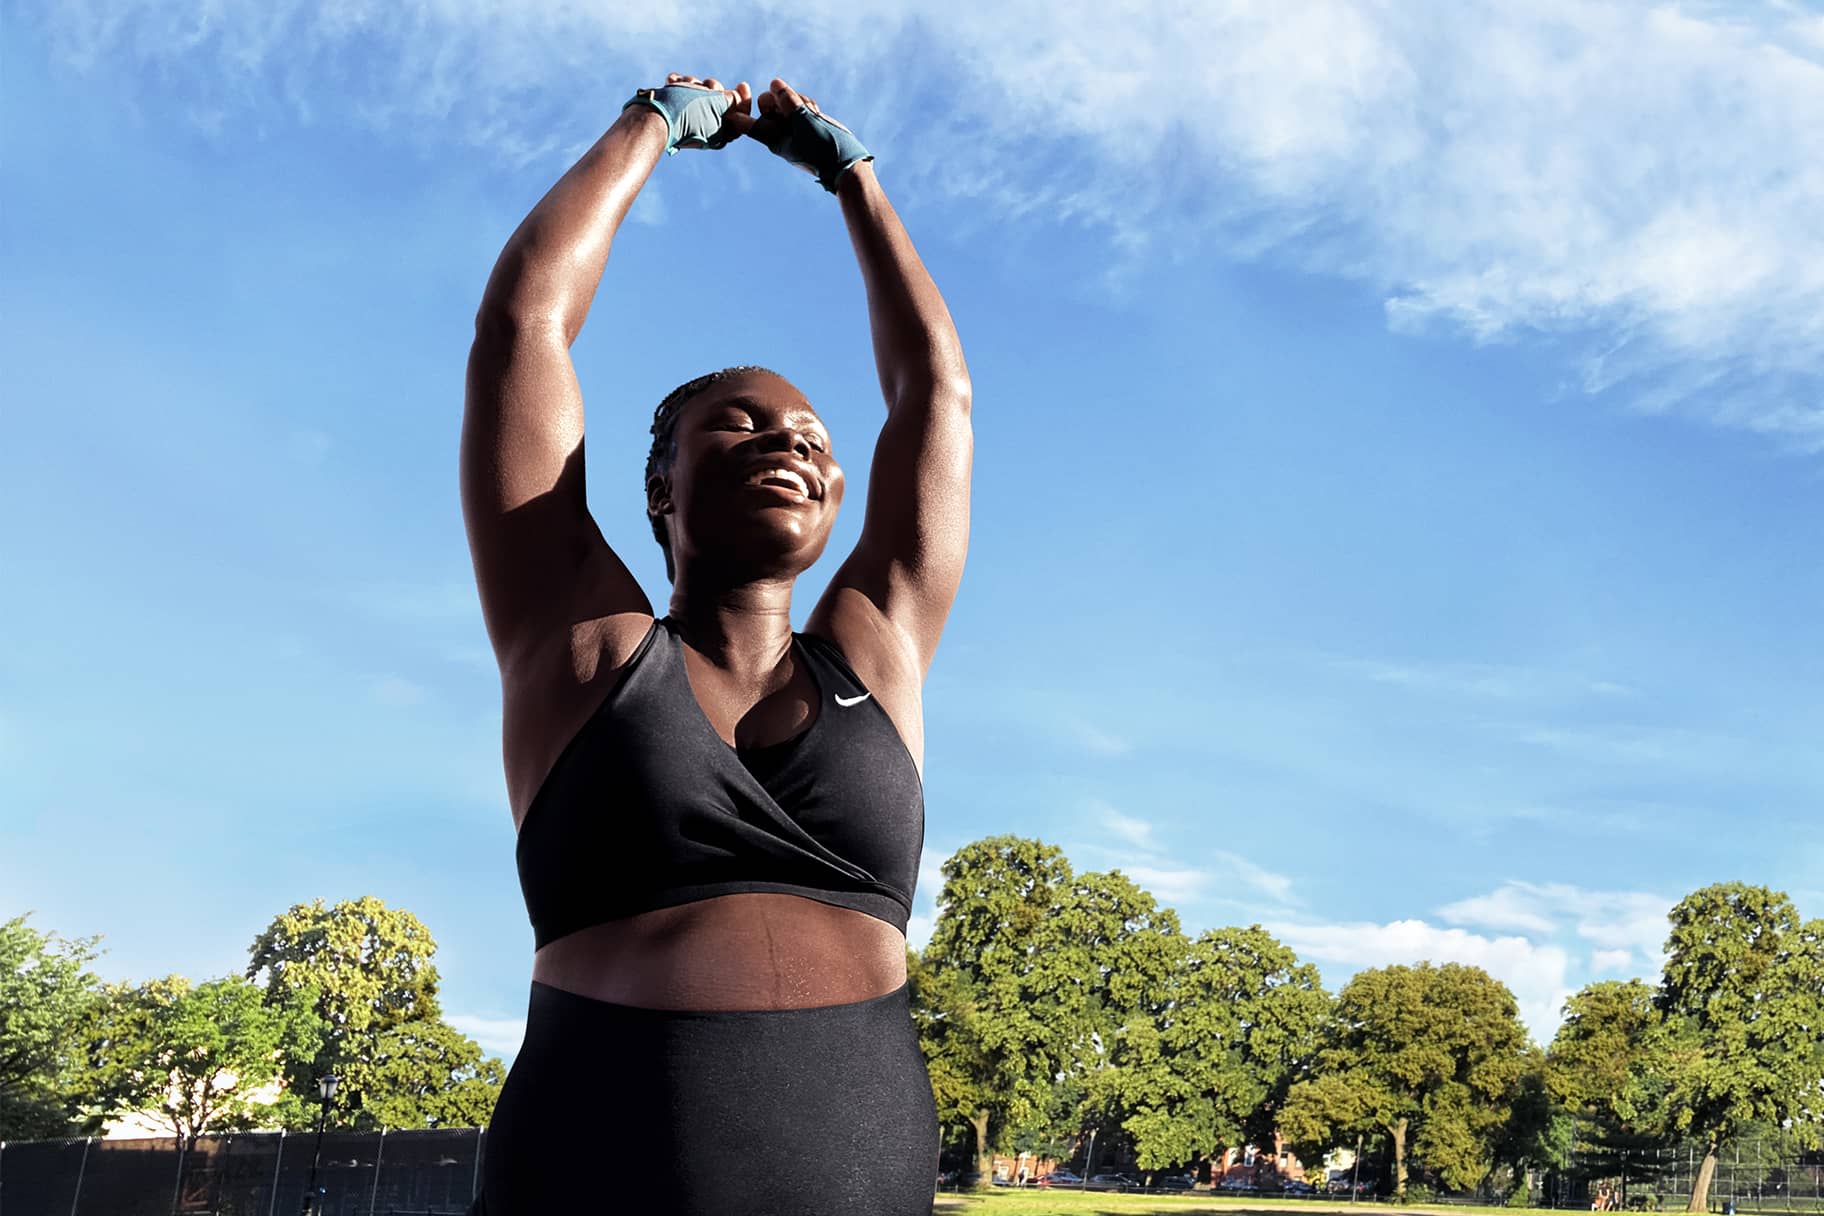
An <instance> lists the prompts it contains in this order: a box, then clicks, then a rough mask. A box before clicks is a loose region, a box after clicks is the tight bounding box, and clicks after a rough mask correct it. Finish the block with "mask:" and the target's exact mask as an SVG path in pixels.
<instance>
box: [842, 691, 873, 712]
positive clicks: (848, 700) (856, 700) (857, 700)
mask: <svg viewBox="0 0 1824 1216" xmlns="http://www.w3.org/2000/svg"><path fill="white" fill-rule="evenodd" d="M873 695H874V694H873V693H871V692H864V693H862V694H861V695H860V696H859V697H845V696H843V695H842V694H841V693H837V694H836V704H838V705H840V706H842V707H843V708H844V709H847V708H848V707H849V706H851V705H860V704H861V703H862V702H863V701H865V700H867V699H868V698H869V697H871V696H873Z"/></svg>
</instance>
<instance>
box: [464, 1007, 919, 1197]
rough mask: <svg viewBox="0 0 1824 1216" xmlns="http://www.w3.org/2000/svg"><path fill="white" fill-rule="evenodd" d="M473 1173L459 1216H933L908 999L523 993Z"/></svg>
mask: <svg viewBox="0 0 1824 1216" xmlns="http://www.w3.org/2000/svg"><path fill="white" fill-rule="evenodd" d="M481 1176H482V1187H481V1198H480V1199H478V1200H477V1201H476V1205H475V1208H474V1209H472V1213H471V1216H474V1214H476V1213H481V1214H484V1216H584V1214H588V1216H598V1214H599V1216H613V1214H617V1213H623V1212H624V1213H639V1214H640V1216H664V1214H667V1213H670V1214H673V1216H775V1214H777V1216H825V1214H826V1213H827V1214H828V1216H930V1212H931V1201H932V1194H933V1192H934V1190H935V1189H936V1178H937V1116H936V1112H935V1110H934V1108H933V1106H932V1101H931V1082H930V1079H929V1078H928V1077H927V1076H926V1074H925V1061H924V1057H923V1055H921V1054H920V1052H919V1050H918V1038H917V1035H916V1033H915V1031H914V1030H913V1027H912V1018H911V1013H910V1009H909V1006H908V997H907V990H906V989H905V988H904V987H901V988H899V989H897V990H896V991H894V992H890V993H888V994H886V995H885V996H879V997H875V998H873V999H872V1000H866V1001H858V1002H856V1003H855V1004H852V1005H831V1006H825V1007H823V1008H819V1009H785V1010H778V1011H768V1012H753V1013H748V1012H738V1013H722V1012H715V1013H688V1012H678V1011H673V1010H662V1009H636V1008H633V1007H630V1006H626V1005H611V1004H608V1003H607V1002H605V1001H596V1000H591V999H589V998H588V997H582V996H577V995H575V994H574V993H570V992H565V991H563V990H562V989H559V988H552V987H549V986H548V985H545V984H536V983H535V984H533V985H532V1006H531V1011H530V1014H529V1016H528V1017H527V1019H526V1039H525V1044H524V1046H523V1047H522V1048H521V1050H520V1053H519V1057H518V1058H517V1059H516V1060H515V1061H514V1064H513V1070H512V1072H511V1073H509V1074H508V1076H507V1083H506V1087H505V1089H503V1090H502V1091H501V1095H500V1102H499V1104H498V1105H497V1106H496V1107H495V1109H494V1119H493V1122H492V1124H491V1125H490V1126H489V1128H488V1136H487V1150H486V1155H485V1157H484V1158H483V1161H482V1170H481Z"/></svg>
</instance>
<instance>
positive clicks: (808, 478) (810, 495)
mask: <svg viewBox="0 0 1824 1216" xmlns="http://www.w3.org/2000/svg"><path fill="white" fill-rule="evenodd" d="M767 469H787V470H789V471H791V472H793V473H796V474H797V475H798V476H799V477H800V478H802V479H803V481H804V486H805V490H806V491H807V492H806V493H804V494H800V493H798V491H796V490H789V489H787V488H786V487H784V486H768V485H749V484H748V479H749V478H750V477H752V476H753V475H754V474H755V473H760V472H763V471H765V470H767ZM741 484H742V485H743V486H745V487H746V488H747V489H750V490H775V491H777V492H778V493H779V494H781V495H783V496H785V497H786V498H789V499H791V500H792V501H794V502H807V501H809V502H820V501H822V499H823V479H822V478H821V477H819V476H818V475H817V469H816V468H815V466H813V465H809V464H806V463H805V462H804V461H801V460H784V459H780V458H779V457H776V456H775V457H773V458H771V459H767V460H756V461H754V462H752V463H751V464H749V465H748V466H747V468H746V469H745V470H743V472H742V474H741Z"/></svg>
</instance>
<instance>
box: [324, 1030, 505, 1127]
mask: <svg viewBox="0 0 1824 1216" xmlns="http://www.w3.org/2000/svg"><path fill="white" fill-rule="evenodd" d="M363 1063H364V1065H365V1067H368V1068H371V1070H372V1072H371V1075H363V1073H362V1071H360V1070H356V1069H351V1070H350V1072H351V1083H356V1084H360V1085H361V1086H362V1087H363V1091H364V1092H365V1093H367V1094H369V1095H370V1097H369V1099H368V1101H367V1102H366V1104H365V1105H364V1106H363V1108H362V1113H363V1114H364V1115H365V1116H366V1117H367V1119H370V1120H372V1121H373V1122H374V1123H376V1124H378V1125H379V1126H381V1127H485V1126H486V1125H487V1123H488V1121H489V1120H490V1119H491V1118H492V1117H493V1114H494V1102H495V1100H496V1099H497V1098H499V1097H500V1087H501V1085H502V1084H503V1083H504V1082H505V1081H506V1077H507V1073H506V1068H505V1067H504V1066H503V1065H502V1064H501V1062H500V1061H499V1060H498V1059H496V1058H494V1057H493V1056H484V1055H483V1054H482V1051H481V1048H480V1047H479V1046H477V1045H476V1043H475V1041H474V1040H473V1039H471V1038H469V1037H468V1036H466V1035H464V1034H462V1033H461V1032H460V1031H458V1030H456V1029H455V1028H454V1027H452V1026H451V1025H450V1024H449V1023H448V1022H445V1021H443V1020H442V1019H437V1020H435V1021H429V1022H407V1023H406V1024H405V1025H403V1026H395V1027H393V1028H392V1029H391V1030H388V1031H386V1032H385V1033H383V1034H381V1035H380V1036H379V1039H378V1040H377V1042H376V1043H375V1047H374V1053H373V1058H372V1060H371V1062H365V1061H364V1062H363Z"/></svg>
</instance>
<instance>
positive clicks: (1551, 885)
mask: <svg viewBox="0 0 1824 1216" xmlns="http://www.w3.org/2000/svg"><path fill="white" fill-rule="evenodd" d="M1672 904H1673V901H1672V900H1670V899H1667V898H1666V897H1664V896H1662V895H1655V894H1652V893H1651V892H1647V891H1606V890H1591V889H1588V888H1584V887H1578V886H1573V885H1572V884H1570V883H1561V882H1548V883H1532V882H1517V881H1510V882H1506V883H1503V884H1502V885H1501V886H1500V887H1499V888H1497V889H1496V890H1494V891H1492V892H1490V893H1488V894H1487V895H1478V896H1474V897H1471V898H1469V899H1460V900H1458V901H1456V902H1455V903H1452V904H1447V905H1445V906H1444V907H1442V908H1440V909H1438V915H1439V916H1441V917H1443V918H1444V919H1445V920H1447V921H1453V922H1456V923H1457V924H1464V925H1476V926H1479V927H1481V928H1484V929H1494V930H1502V929H1511V930H1519V931H1522V932H1527V933H1535V934H1541V935H1545V934H1556V933H1568V934H1571V935H1574V936H1576V937H1578V938H1580V939H1582V940H1584V941H1587V942H1589V943H1591V944H1592V945H1594V946H1596V947H1597V948H1598V949H1599V950H1608V951H1616V950H1619V951H1623V952H1635V953H1638V954H1639V955H1640V956H1641V957H1643V958H1646V959H1650V960H1653V964H1654V966H1658V964H1659V960H1660V959H1661V958H1662V957H1663V955H1662V954H1661V948H1662V947H1663V946H1664V944H1665V940H1666V933H1667V924H1666V913H1668V912H1669V911H1671V909H1672Z"/></svg>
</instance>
